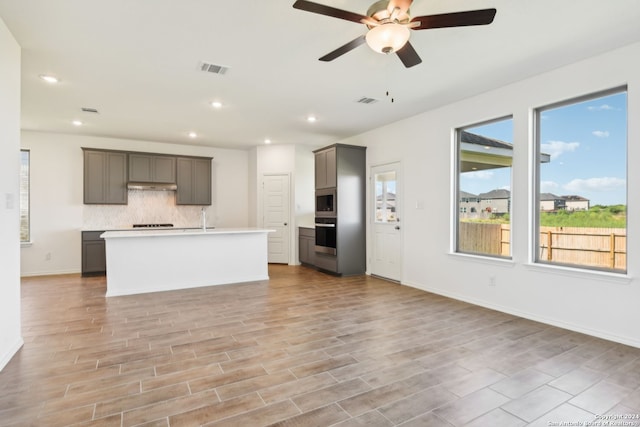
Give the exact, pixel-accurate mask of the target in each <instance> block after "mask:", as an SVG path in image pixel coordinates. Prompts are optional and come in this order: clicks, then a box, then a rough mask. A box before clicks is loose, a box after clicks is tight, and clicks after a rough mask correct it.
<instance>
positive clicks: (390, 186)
mask: <svg viewBox="0 0 640 427" xmlns="http://www.w3.org/2000/svg"><path fill="white" fill-rule="evenodd" d="M375 192H376V222H397V220H398V219H397V217H396V172H395V171H393V170H392V171H387V172H384V173H376V174H375Z"/></svg>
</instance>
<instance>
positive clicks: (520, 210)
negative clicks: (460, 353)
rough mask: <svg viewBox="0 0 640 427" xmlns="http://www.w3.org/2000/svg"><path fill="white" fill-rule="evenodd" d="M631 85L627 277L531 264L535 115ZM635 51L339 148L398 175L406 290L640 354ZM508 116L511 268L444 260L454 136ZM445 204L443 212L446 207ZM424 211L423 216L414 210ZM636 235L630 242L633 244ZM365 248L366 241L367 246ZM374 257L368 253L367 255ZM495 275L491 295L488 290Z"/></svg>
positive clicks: (638, 72)
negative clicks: (389, 165)
mask: <svg viewBox="0 0 640 427" xmlns="http://www.w3.org/2000/svg"><path fill="white" fill-rule="evenodd" d="M624 84H628V117H629V124H628V164H629V165H630V167H629V170H628V186H629V191H628V213H629V214H628V235H629V236H630V239H629V240H628V248H627V249H628V257H627V261H628V266H627V268H628V274H627V275H626V276H624V277H620V275H614V274H606V273H596V272H581V271H579V270H572V269H567V268H560V267H554V266H541V265H534V264H532V263H531V262H530V259H531V257H530V248H532V247H533V245H532V244H531V243H530V235H531V233H530V225H529V224H530V222H529V221H530V212H532V210H531V209H532V206H533V205H532V203H531V200H532V197H531V195H530V187H531V178H530V176H531V175H530V171H529V153H530V135H531V133H532V132H531V129H532V109H533V108H536V107H539V106H544V105H547V104H550V103H554V102H558V101H562V100H566V99H570V98H573V97H576V96H580V95H585V94H589V93H592V92H597V91H600V90H604V89H609V88H615V87H619V86H621V85H624ZM639 88H640V44H634V45H630V46H627V47H625V48H622V49H618V50H616V51H613V52H609V53H607V54H604V55H600V56H597V57H594V58H591V59H588V60H585V61H582V62H579V63H576V64H573V65H570V66H566V67H562V68H559V69H556V70H554V71H552V72H549V73H545V74H543V75H539V76H536V77H533V78H530V79H527V80H524V81H521V82H518V83H515V84H511V85H508V86H505V87H503V88H501V89H498V90H494V91H490V92H487V93H484V94H482V95H479V96H476V97H473V98H469V99H466V100H463V101H460V102H457V103H454V104H451V105H448V106H445V107H443V108H439V109H436V110H433V111H429V112H425V113H423V114H420V115H417V116H414V117H411V118H408V119H405V120H403V121H400V122H396V123H394V124H391V125H389V126H385V127H382V128H379V129H375V130H373V131H370V132H367V133H365V134H362V135H358V136H356V137H353V138H349V139H346V140H344V141H341V142H343V143H345V144H355V145H366V146H367V147H368V150H367V155H368V162H369V165H370V166H371V165H375V164H380V163H386V162H388V161H390V160H396V159H397V160H400V161H401V163H402V168H403V172H404V187H403V188H404V208H405V210H404V212H405V213H404V221H403V222H404V227H403V229H404V230H405V232H404V235H403V237H404V243H403V257H404V258H403V280H402V282H403V283H404V284H407V285H410V286H415V287H417V288H421V289H425V290H428V291H432V292H435V293H439V294H443V295H448V296H451V297H454V298H458V299H461V300H466V301H469V302H472V303H475V304H479V305H482V306H486V307H490V308H495V309H498V310H502V311H505V312H509V313H513V314H516V315H520V316H523V317H527V318H531V319H534V320H539V321H542V322H546V323H551V324H555V325H558V326H561V327H565V328H569V329H573V330H577V331H581V332H586V333H588V334H592V335H595V336H600V337H604V338H607V339H611V340H615V341H619V342H623V343H627V344H631V345H634V346H637V347H640V328H639V327H638V325H640V309H638V302H639V301H640V281H639V280H638V277H637V276H638V272H639V271H640V256H639V254H640V238H637V237H638V236H640V216H639V215H638V214H637V210H638V208H639V207H640V192H638V191H636V188H635V186H636V185H638V184H637V183H639V182H640V169H639V168H634V167H632V165H635V164H636V163H638V161H640V144H638V143H637V142H638V141H639V140H640V91H639ZM510 114H513V117H514V145H515V149H514V158H513V160H514V166H513V183H512V185H513V187H512V190H513V192H512V195H513V214H512V222H513V235H512V242H513V246H512V250H513V259H512V261H506V262H505V261H499V260H493V259H487V258H478V257H470V256H463V255H459V254H452V253H451V234H452V233H451V229H452V225H451V223H452V217H453V215H452V210H453V208H452V207H451V206H452V204H453V198H452V189H451V185H450V184H449V182H450V181H451V175H452V170H453V167H452V164H453V160H452V156H453V148H452V147H453V131H454V129H456V128H458V127H461V126H467V125H470V124H474V123H479V122H483V121H486V120H489V119H494V118H499V117H504V116H507V115H510ZM445 201H446V202H448V204H447V203H445ZM419 206H424V207H419ZM634 236H635V237H636V238H634ZM370 241H371V239H369V242H370ZM368 253H369V254H370V253H371V249H370V248H369V249H368ZM490 276H495V279H496V286H489V277H490Z"/></svg>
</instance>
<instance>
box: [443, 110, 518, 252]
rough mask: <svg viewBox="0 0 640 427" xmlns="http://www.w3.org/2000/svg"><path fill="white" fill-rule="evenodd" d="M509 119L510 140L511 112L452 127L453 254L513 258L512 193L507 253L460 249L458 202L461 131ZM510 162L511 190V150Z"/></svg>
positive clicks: (513, 146) (478, 201) (510, 183)
mask: <svg viewBox="0 0 640 427" xmlns="http://www.w3.org/2000/svg"><path fill="white" fill-rule="evenodd" d="M507 120H510V121H511V126H512V140H513V137H514V134H513V132H514V130H513V122H514V115H513V114H507V115H504V116H499V117H497V118H494V119H489V120H484V121H480V122H475V123H472V124H468V125H465V126H459V127H456V128H454V129H453V153H454V154H453V157H454V164H453V179H452V184H453V197H452V200H453V209H452V213H453V215H452V216H453V224H452V226H453V230H452V231H453V233H452V241H451V252H452V253H453V254H456V255H464V256H471V257H478V258H489V259H495V260H500V261H511V260H512V259H513V234H514V233H513V223H514V222H513V212H512V209H511V208H512V206H513V205H512V203H511V197H512V194H511V195H510V201H509V205H510V209H509V212H508V214H509V229H510V232H509V255H500V254H490V253H482V252H468V251H463V250H461V249H460V218H461V214H462V212H461V203H460V191H461V189H460V181H461V180H460V171H461V168H460V165H461V160H462V159H461V153H462V150H461V147H462V132H463V131H467V130H469V129H473V128H477V127H480V126H485V125H490V124H493V123H498V122H502V121H507ZM510 144H511V145H512V150H515V145H514V144H513V143H510ZM511 158H512V164H511V166H510V169H511V171H510V174H509V185H510V190H509V191H510V192H512V191H513V177H514V174H513V151H512V155H511ZM475 200H476V201H477V203H478V204H480V199H479V198H477V197H476V198H475Z"/></svg>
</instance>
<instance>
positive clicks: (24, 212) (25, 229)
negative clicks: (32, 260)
mask: <svg viewBox="0 0 640 427" xmlns="http://www.w3.org/2000/svg"><path fill="white" fill-rule="evenodd" d="M29 155H30V153H29V150H20V241H21V242H23V243H26V242H29V241H31V227H30V224H29Z"/></svg>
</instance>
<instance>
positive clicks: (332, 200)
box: [316, 188, 338, 217]
mask: <svg viewBox="0 0 640 427" xmlns="http://www.w3.org/2000/svg"><path fill="white" fill-rule="evenodd" d="M337 204H338V198H337V195H336V189H335V188H323V189H322V190H316V216H329V217H335V216H336V213H337V212H338V208H337Z"/></svg>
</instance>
